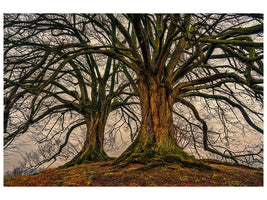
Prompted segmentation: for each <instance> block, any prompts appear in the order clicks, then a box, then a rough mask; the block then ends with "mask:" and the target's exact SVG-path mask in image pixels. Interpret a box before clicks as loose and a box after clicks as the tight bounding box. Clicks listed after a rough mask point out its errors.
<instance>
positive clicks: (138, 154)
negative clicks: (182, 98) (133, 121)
mask: <svg viewBox="0 0 267 200" xmlns="http://www.w3.org/2000/svg"><path fill="white" fill-rule="evenodd" d="M138 90H139V98H140V104H141V112H142V124H141V129H140V132H139V134H138V136H137V138H136V139H135V141H134V142H133V143H132V144H131V145H130V146H129V148H128V149H127V150H126V151H125V152H124V153H123V154H122V155H121V156H120V157H119V158H117V159H116V160H115V162H114V164H115V165H119V166H125V165H127V164H129V163H143V164H148V163H151V161H153V160H154V161H155V160H158V161H169V162H171V161H174V162H179V161H181V160H191V159H192V157H191V156H189V155H188V154H187V153H185V152H184V151H183V150H182V149H181V148H180V147H179V146H178V144H177V141H176V139H175V137H174V124H173V97H172V95H171V90H170V89H169V88H168V87H166V86H164V85H163V84H158V83H157V82H156V81H155V80H154V79H153V78H147V77H139V81H138Z"/></svg>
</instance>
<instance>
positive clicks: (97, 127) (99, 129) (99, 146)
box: [65, 112, 111, 166]
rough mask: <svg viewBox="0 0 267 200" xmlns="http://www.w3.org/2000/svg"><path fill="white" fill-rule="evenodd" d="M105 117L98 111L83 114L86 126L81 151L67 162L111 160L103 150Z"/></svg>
mask: <svg viewBox="0 0 267 200" xmlns="http://www.w3.org/2000/svg"><path fill="white" fill-rule="evenodd" d="M105 120H106V117H105V116H103V115H101V114H100V113H98V112H91V113H87V114H85V121H86V126H87V131H86V139H85V142H84V145H83V148H82V149H81V151H80V152H79V153H78V154H77V155H76V156H75V157H74V158H73V159H72V160H71V161H70V162H68V163H67V164H65V165H66V166H71V165H74V164H81V163H83V162H91V161H92V162H101V161H107V160H111V158H110V157H109V156H108V155H107V154H106V153H105V151H104V129H105Z"/></svg>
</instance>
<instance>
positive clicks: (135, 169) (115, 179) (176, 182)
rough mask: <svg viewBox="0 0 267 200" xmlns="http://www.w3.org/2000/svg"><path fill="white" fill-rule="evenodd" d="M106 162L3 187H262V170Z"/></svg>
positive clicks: (220, 165)
mask: <svg viewBox="0 0 267 200" xmlns="http://www.w3.org/2000/svg"><path fill="white" fill-rule="evenodd" d="M111 162H112V161H108V162H98V163H90V164H86V163H84V164H81V165H75V166H72V167H68V168H62V169H59V168H58V169H56V168H55V169H48V170H46V171H43V172H41V173H38V174H34V175H29V176H15V177H7V178H5V179H4V186H263V169H261V168H249V167H246V166H241V165H234V164H230V163H221V162H218V161H213V160H206V161H204V162H205V164H206V165H209V166H211V167H212V168H213V169H212V170H210V169H209V170H208V169H203V168H187V167H182V166H179V165H177V164H172V163H167V164H166V165H165V166H158V167H154V168H151V169H148V170H140V169H139V168H140V167H142V165H140V164H131V165H129V166H127V167H125V168H122V169H114V168H112V167H111V166H110V163H111Z"/></svg>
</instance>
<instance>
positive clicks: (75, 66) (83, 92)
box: [4, 14, 134, 165]
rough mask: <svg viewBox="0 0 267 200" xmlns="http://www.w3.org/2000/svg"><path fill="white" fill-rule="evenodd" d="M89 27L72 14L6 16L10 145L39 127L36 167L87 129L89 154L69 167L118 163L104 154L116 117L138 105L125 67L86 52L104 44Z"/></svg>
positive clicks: (80, 154)
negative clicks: (109, 127) (112, 119)
mask: <svg viewBox="0 0 267 200" xmlns="http://www.w3.org/2000/svg"><path fill="white" fill-rule="evenodd" d="M87 24H88V22H87V21H84V19H83V18H81V17H79V16H78V15H71V14H67V15H65V14H60V15H57V14H54V15H48V14H23V15H20V14H6V15H5V16H4V60H5V63H4V92H5V95H4V145H5V148H7V147H8V146H9V145H10V144H11V143H12V142H13V140H14V139H15V138H16V137H18V136H20V135H22V134H24V133H26V132H34V130H35V136H34V137H35V140H36V141H37V142H38V143H39V144H42V143H45V146H44V147H43V148H41V147H40V148H41V149H40V148H39V151H38V152H39V156H38V155H34V158H33V157H32V159H33V160H35V161H38V162H34V163H35V164H36V165H37V164H38V165H40V164H42V163H45V162H49V161H51V160H56V159H57V157H58V156H59V155H62V151H63V148H65V147H66V145H67V144H68V143H70V138H71V134H73V132H75V131H77V129H78V128H79V127H84V126H85V127H86V130H85V133H84V135H85V141H84V143H83V146H82V149H81V150H80V151H78V152H77V150H76V151H74V152H77V155H76V156H75V157H74V158H73V159H72V160H71V162H69V163H68V165H70V164H75V163H82V162H84V161H106V160H110V158H109V157H108V156H107V154H106V153H105V151H104V129H105V125H106V122H107V118H108V116H109V113H111V112H112V111H114V110H116V109H118V108H121V107H125V108H127V106H128V105H131V104H134V102H133V101H132V100H131V97H132V96H133V95H132V94H131V93H130V92H129V82H128V81H127V79H125V78H124V81H123V77H122V72H121V70H120V62H118V61H116V60H114V59H112V58H111V57H107V56H104V55H93V54H91V53H88V52H86V51H84V50H83V48H84V45H85V44H86V43H91V42H93V41H91V40H97V39H99V40H101V38H93V37H91V36H90V34H92V35H93V34H94V33H92V32H90V30H88V27H87V26H88V25H87ZM118 78H120V79H121V81H120V82H118ZM128 110H129V108H128ZM34 128H35V129H34ZM36 130H37V131H36ZM36 152H37V151H36ZM28 158H29V156H28ZM37 158H38V159H37Z"/></svg>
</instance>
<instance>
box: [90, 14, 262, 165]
mask: <svg viewBox="0 0 267 200" xmlns="http://www.w3.org/2000/svg"><path fill="white" fill-rule="evenodd" d="M86 17H88V18H90V20H91V21H92V23H94V24H95V25H94V28H95V30H97V31H98V32H99V33H100V34H101V35H102V37H106V38H112V39H110V40H109V41H110V42H112V45H108V46H109V48H108V49H107V46H105V49H104V48H102V47H101V44H100V43H99V44H97V45H96V46H95V47H94V48H97V51H98V52H101V53H103V54H109V56H111V57H113V58H116V59H118V60H120V61H121V62H123V63H124V64H125V65H126V66H127V69H131V70H132V71H134V72H135V74H136V77H137V82H135V83H134V82H133V81H130V82H131V83H132V85H133V86H132V87H133V88H134V89H135V92H136V93H137V94H138V96H139V99H140V107H141V115H142V124H141V130H140V132H139V134H138V136H137V138H136V139H135V141H134V142H133V143H132V144H131V146H130V147H129V148H128V149H127V150H126V151H125V152H124V153H123V154H122V155H121V156H120V157H119V158H118V159H117V160H116V161H115V163H116V164H118V165H120V166H124V165H127V164H128V163H131V162H140V163H151V161H153V160H154V161H155V160H156V161H160V162H162V161H175V162H183V161H186V160H190V159H191V157H190V156H189V155H187V154H186V153H185V152H184V151H183V150H182V149H181V148H180V147H179V146H178V145H177V139H179V138H177V136H178V135H177V134H175V129H174V122H173V111H174V110H173V106H174V105H176V104H179V110H178V111H177V110H176V113H178V116H179V118H180V120H183V121H184V122H185V123H187V124H188V125H189V128H190V129H191V130H190V134H192V137H193V138H195V139H194V142H195V143H197V142H198V141H199V136H197V135H199V134H200V131H201V145H202V148H204V150H207V151H209V152H212V153H214V154H217V155H219V156H221V157H224V158H229V159H232V160H234V161H235V162H238V160H240V159H239V158H240V157H244V156H247V155H250V156H253V155H254V156H258V155H260V154H261V153H262V149H257V150H256V151H254V152H250V153H249V154H247V153H244V152H242V153H238V154H233V153H232V152H231V150H230V149H229V148H227V147H225V146H223V145H221V143H218V142H219V139H220V138H221V137H222V136H223V135H224V136H223V137H224V138H225V139H227V137H230V136H231V135H232V134H233V133H234V132H236V131H237V127H242V128H244V130H243V133H245V132H246V131H250V130H253V131H254V133H255V131H256V132H259V133H262V132H263V129H262V125H263V113H262V103H263V62H262V59H263V43H262V41H263V39H262V38H263V36H262V32H263V16H262V15H261V14H242V15H240V14H166V15H165V14H116V15H115V14H108V15H93V16H91V15H90V16H89V15H87V16H86ZM111 26H116V28H117V30H118V31H116V32H110V29H108V28H107V27H111ZM102 45H103V44H102ZM88 49H92V48H91V47H88ZM130 79H131V78H129V80H130ZM185 110H187V112H184V111H185ZM186 113H187V114H186ZM188 117H190V118H193V119H194V120H195V121H196V122H192V121H190V118H188ZM211 119H212V120H211ZM232 119H235V122H233V121H231V120H232ZM231 123H232V124H231ZM217 124H218V125H217ZM237 124H238V125H237ZM244 124H246V125H244ZM229 125H234V126H235V127H236V129H233V130H230V128H229V127H233V126H229ZM212 126H218V130H213V129H212V128H211V127H212ZM245 127H246V128H247V127H251V128H252V129H251V128H250V129H245ZM196 130H197V131H196ZM218 133H219V134H218ZM230 133H232V134H230ZM216 135H217V139H216ZM196 138H197V139H198V140H197V139H196ZM152 163H153V162H152Z"/></svg>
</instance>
